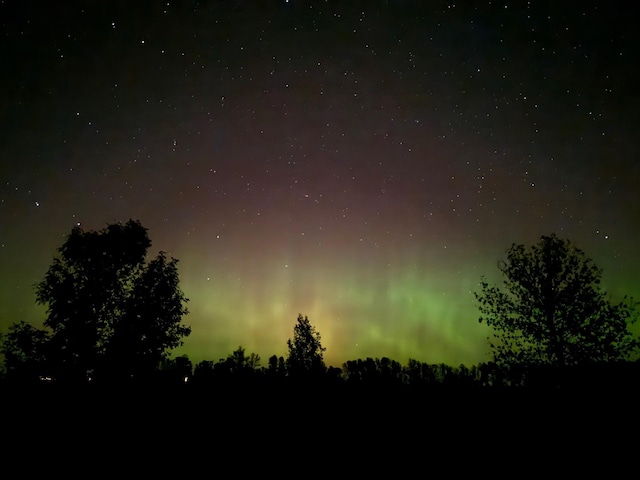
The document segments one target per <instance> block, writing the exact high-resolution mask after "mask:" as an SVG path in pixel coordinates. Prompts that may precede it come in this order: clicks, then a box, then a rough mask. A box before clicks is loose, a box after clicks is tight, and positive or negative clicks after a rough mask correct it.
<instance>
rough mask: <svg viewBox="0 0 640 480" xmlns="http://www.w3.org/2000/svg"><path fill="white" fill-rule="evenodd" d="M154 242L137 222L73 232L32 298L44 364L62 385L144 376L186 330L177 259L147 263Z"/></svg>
mask: <svg viewBox="0 0 640 480" xmlns="http://www.w3.org/2000/svg"><path fill="white" fill-rule="evenodd" d="M150 246H151V241H150V239H149V236H148V234H147V229H146V228H144V227H143V226H142V225H141V224H140V222H138V221H134V220H129V221H128V222H127V223H126V224H124V225H123V224H120V223H116V224H111V225H108V226H107V227H106V228H104V229H102V230H100V231H87V232H85V231H83V230H82V229H81V228H80V227H75V228H73V229H72V231H71V233H70V235H69V236H68V237H67V239H66V241H65V243H64V244H63V245H62V247H60V248H59V249H58V251H59V254H60V256H59V257H56V258H54V260H53V263H52V265H51V266H50V267H49V269H48V271H47V273H46V275H45V278H44V280H42V281H41V282H40V283H39V284H37V285H36V299H37V302H38V303H39V304H43V305H46V306H47V318H46V320H45V322H44V325H45V327H47V328H49V329H51V337H50V339H49V346H50V348H49V349H48V352H49V358H48V362H49V364H50V365H51V366H53V368H54V371H55V375H56V377H57V378H59V379H63V378H69V379H76V380H77V379H84V378H86V377H87V375H88V373H89V372H93V373H94V374H96V375H99V376H106V375H116V376H119V377H131V376H141V375H147V374H150V373H151V372H153V371H154V370H156V369H157V368H158V366H159V365H160V362H161V361H162V360H163V359H166V358H168V354H169V350H170V349H172V348H174V347H177V346H179V345H181V344H182V338H183V337H186V336H188V335H189V334H190V332H191V328H190V327H188V326H185V325H183V324H181V320H182V316H183V315H186V314H187V313H188V311H187V309H186V307H185V304H186V302H187V301H188V299H186V298H185V297H184V295H183V293H182V291H181V290H180V288H179V279H178V271H177V262H178V261H177V260H176V259H173V258H172V259H167V258H166V256H165V254H164V253H162V252H160V254H159V255H158V256H157V257H156V258H155V259H153V260H151V261H150V262H149V263H148V264H147V263H145V257H146V255H147V250H148V248H149V247H150Z"/></svg>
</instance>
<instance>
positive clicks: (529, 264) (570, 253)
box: [475, 235, 638, 369]
mask: <svg viewBox="0 0 640 480" xmlns="http://www.w3.org/2000/svg"><path fill="white" fill-rule="evenodd" d="M498 268H499V269H500V271H501V272H502V274H503V275H504V277H505V280H504V288H500V287H498V286H490V285H489V284H488V283H487V282H486V280H485V279H484V277H483V279H482V281H481V292H480V293H478V292H476V293H475V296H476V299H477V300H478V302H479V309H480V313H481V317H480V319H479V321H480V322H486V324H487V325H489V326H490V327H492V328H493V330H494V340H495V341H494V342H492V344H491V348H492V353H493V357H494V362H495V363H496V364H497V366H499V367H505V366H507V367H516V366H521V367H524V368H525V369H526V368H529V367H532V366H552V367H559V368H561V369H562V368H564V367H571V366H579V365H585V364H589V363H593V362H609V361H617V360H624V359H627V358H628V357H629V356H630V354H631V353H632V352H633V351H634V350H636V349H637V348H638V339H637V338H634V337H633V335H632V333H631V331H630V329H629V326H630V325H631V324H632V323H633V322H635V321H636V320H637V310H636V305H637V304H635V303H634V302H632V301H631V299H628V298H627V297H624V299H623V301H621V302H620V303H613V302H612V301H610V300H609V298H608V297H607V295H606V294H605V293H604V292H603V291H601V288H600V279H601V275H602V272H601V270H600V269H598V268H597V267H596V266H595V265H594V264H593V261H592V260H591V259H589V258H587V257H586V256H585V254H584V252H583V251H581V250H580V249H578V248H576V246H575V245H573V244H572V243H571V242H570V241H568V240H562V239H559V238H557V237H556V236H555V235H551V236H542V237H541V238H540V240H539V241H538V243H537V244H535V245H533V246H532V247H530V248H525V246H524V245H515V244H513V245H512V246H511V248H510V249H509V250H508V251H507V259H506V261H501V262H499V264H498Z"/></svg>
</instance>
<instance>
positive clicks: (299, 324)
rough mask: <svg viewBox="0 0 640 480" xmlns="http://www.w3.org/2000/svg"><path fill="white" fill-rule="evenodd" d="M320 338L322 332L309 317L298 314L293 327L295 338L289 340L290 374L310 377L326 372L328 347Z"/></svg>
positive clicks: (288, 362) (288, 360)
mask: <svg viewBox="0 0 640 480" xmlns="http://www.w3.org/2000/svg"><path fill="white" fill-rule="evenodd" d="M320 340H321V339H320V333H319V332H317V331H316V329H315V327H314V326H313V325H311V323H310V322H309V319H308V318H307V317H306V316H305V317H303V316H302V315H301V314H298V319H297V321H296V324H295V326H294V327H293V339H291V338H290V339H289V340H287V346H288V348H289V355H288V357H287V360H286V364H287V371H288V373H289V375H291V376H292V377H310V376H316V375H321V374H324V373H325V371H326V367H325V364H324V359H323V352H324V351H325V350H326V348H324V347H323V346H322V343H321V341H320Z"/></svg>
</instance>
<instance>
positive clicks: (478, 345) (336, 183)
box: [0, 0, 640, 366]
mask: <svg viewBox="0 0 640 480" xmlns="http://www.w3.org/2000/svg"><path fill="white" fill-rule="evenodd" d="M560 3H562V5H560ZM569 3H570V4H571V5H569V4H567V3H566V2H554V3H552V2H536V1H530V2H488V1H485V2H461V3H460V4H457V3H456V4H453V3H448V2H440V1H437V2H426V1H425V2H419V1H397V2H392V1H388V2H385V1H369V2H365V1H354V2H348V1H345V2H339V1H296V0H290V1H288V2H285V1H275V0H274V1H271V0H263V1H255V2H252V1H249V0H246V1H235V2H234V1H222V0H203V1H200V2H198V1H181V2H167V1H162V2H159V1H142V2H124V1H98V2H82V1H72V2H65V5H63V6H61V5H57V4H53V3H51V2H41V1H34V2H13V1H4V2H0V60H1V61H2V68H3V72H4V73H3V74H2V76H0V82H1V83H0V87H1V92H2V95H1V97H0V126H1V129H2V130H1V131H2V137H1V139H0V330H1V331H6V329H7V327H8V325H10V324H11V323H13V322H17V321H20V320H26V321H28V322H30V323H33V324H34V325H40V324H41V322H42V321H43V320H44V315H45V314H44V308H43V307H40V306H37V305H36V304H35V294H34V289H33V285H34V284H35V283H36V282H38V281H39V280H41V279H42V277H43V275H44V273H45V272H46V270H47V268H48V266H49V265H50V263H51V260H52V257H53V256H54V255H55V254H56V249H57V248H58V247H59V246H61V245H62V243H63V242H64V237H65V235H67V234H68V233H69V232H70V230H71V228H72V227H73V226H74V225H76V224H80V225H81V226H82V227H83V228H84V229H87V230H90V229H100V228H102V227H104V226H105V225H106V224H108V223H111V222H116V221H122V222H125V221H127V220H128V219H130V218H132V219H137V220H140V221H141V223H142V224H143V225H144V226H145V227H146V228H148V230H149V236H150V237H151V240H152V242H153V244H152V247H151V251H150V253H151V254H152V255H155V254H156V253H157V252H158V251H160V250H162V251H165V252H167V254H168V255H169V256H173V257H175V258H177V259H178V260H179V261H180V263H179V264H178V266H179V269H180V278H181V287H182V290H183V291H184V293H185V295H186V296H187V297H188V298H189V299H190V301H189V304H188V308H189V311H190V313H189V315H187V316H186V317H185V318H184V322H185V323H186V324H188V325H190V326H191V327H192V333H191V335H190V336H189V337H188V338H187V339H186V340H185V345H184V346H183V347H181V348H179V349H177V350H176V352H175V353H176V354H187V355H189V358H190V359H191V360H192V361H193V362H194V363H197V362H199V361H201V360H218V359H219V358H221V357H226V356H227V355H228V354H229V353H231V352H232V351H233V350H234V349H235V348H237V347H238V346H239V345H241V346H242V347H244V348H245V349H246V351H247V352H255V353H257V354H259V355H260V356H261V358H262V359H263V364H266V360H267V358H268V357H269V356H271V355H273V354H276V355H285V353H286V340H287V339H288V338H290V337H291V335H292V329H293V326H294V323H295V320H296V318H297V316H298V313H301V314H303V315H306V316H308V317H309V320H310V321H311V323H312V324H313V325H314V326H315V327H316V328H317V330H318V331H319V332H320V334H321V336H322V343H323V345H324V346H325V347H326V348H327V350H326V352H325V360H326V361H327V363H328V364H331V365H336V366H339V365H340V364H341V363H342V362H344V361H346V360H348V359H354V358H366V357H383V356H387V357H390V358H392V359H395V360H398V361H400V362H403V363H404V362H406V361H407V360H408V359H409V358H415V359H418V360H421V361H425V362H429V363H440V362H444V363H447V364H451V365H458V364H460V363H465V364H467V365H471V364H476V363H478V362H482V361H486V360H487V358H488V357H487V355H488V353H489V347H488V344H487V340H486V337H487V335H488V334H489V331H488V330H487V327H486V326H485V325H484V324H479V323H478V321H477V319H478V316H479V314H478V311H477V307H476V305H475V299H474V296H473V292H474V291H475V290H476V289H477V288H478V283H479V281H480V278H481V276H482V275H486V276H487V277H488V278H489V279H493V280H499V277H498V276H497V275H498V273H499V272H498V270H497V268H496V262H497V260H498V259H499V258H502V257H503V255H504V253H505V252H506V250H507V248H508V247H509V246H510V245H511V244H512V243H525V244H532V243H534V242H536V241H537V239H538V238H539V237H540V236H541V235H547V234H550V233H556V234H557V235H558V236H560V237H563V238H569V239H570V240H572V241H573V242H574V243H576V244H577V246H578V247H579V248H581V249H583V250H584V251H585V252H586V254H587V255H588V256H589V257H591V258H593V259H594V261H595V263H596V264H597V265H598V266H600V267H601V268H602V269H603V287H604V288H605V289H606V290H607V291H608V292H610V293H611V295H612V296H613V297H614V298H617V297H621V296H622V295H624V294H628V295H631V296H634V297H636V298H639V297H640V260H639V257H638V252H637V245H638V238H639V235H640V202H639V200H640V195H639V192H638V185H639V184H640V147H639V145H638V138H640V122H639V120H640V115H639V112H640V110H639V109H640V102H639V95H638V89H637V87H636V85H635V81H636V79H637V78H638V73H639V72H638V70H639V66H640V62H639V60H640V59H639V58H638V45H639V42H638V40H639V38H638V33H637V28H636V26H635V23H634V21H632V20H631V16H630V15H629V13H628V12H626V11H625V9H623V8H622V7H621V6H619V5H618V2H606V4H603V3H602V2H595V1H586V2H569Z"/></svg>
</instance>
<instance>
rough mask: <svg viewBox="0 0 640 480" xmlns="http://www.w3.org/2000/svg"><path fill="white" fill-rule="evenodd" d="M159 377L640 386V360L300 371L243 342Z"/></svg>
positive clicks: (171, 366)
mask: <svg viewBox="0 0 640 480" xmlns="http://www.w3.org/2000/svg"><path fill="white" fill-rule="evenodd" d="M157 375H158V376H157V377H155V379H156V381H158V382H159V383H162V384H165V385H169V384H170V385H185V386H187V388H190V387H193V388H204V389H208V388H213V389H224V388H237V387H239V388H243V387H260V388H266V389H272V391H274V390H277V389H278V388H287V387H289V386H299V385H301V384H303V385H306V386H313V387H318V388H329V389H330V388H335V387H345V388H355V389H365V390H367V389H381V390H385V391H389V390H393V389H396V390H403V389H404V390H407V391H432V392H433V391H469V390H473V391H480V390H485V391H486V390H492V391H496V390H507V389H508V390H522V391H528V390H537V389H539V390H549V389H553V390H558V391H562V390H580V391H589V390H592V391H593V390H599V391H603V390H610V391H626V390H633V389H635V385H637V381H638V378H640V360H635V361H631V360H627V361H619V362H606V363H605V362H600V363H592V364H589V365H580V366H572V367H566V368H558V367H553V366H548V365H539V366H531V365H527V366H525V365H521V366H510V367H508V368H507V367H504V366H500V365H498V364H496V363H495V362H481V363H479V364H476V365H471V366H466V365H464V364H460V365H458V366H452V365H447V364H445V363H428V362H422V361H419V360H416V359H412V358H410V359H409V360H408V362H407V363H405V364H402V363H400V362H399V361H397V360H393V359H390V358H388V357H382V358H372V357H367V358H364V359H361V358H359V359H354V360H348V361H346V362H344V363H343V364H342V366H341V367H335V366H329V367H327V368H325V369H324V370H322V371H320V372H316V373H315V374H307V375H294V374H292V373H291V372H290V371H289V370H288V363H287V359H286V358H285V357H283V356H277V355H272V356H271V357H269V359H268V361H267V364H266V365H263V364H262V360H261V358H260V356H259V355H257V354H255V353H251V354H247V353H246V352H245V349H244V348H243V347H241V346H239V347H238V348H237V349H236V350H235V351H234V352H233V353H231V354H229V355H228V357H227V358H221V359H219V360H218V361H217V362H214V361H212V360H204V361H201V362H199V363H196V364H195V365H194V364H193V363H192V362H191V360H190V359H189V357H188V356H187V355H183V356H179V357H176V358H173V359H170V360H166V361H165V362H163V365H162V366H161V367H160V369H159V370H158V372H157Z"/></svg>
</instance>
